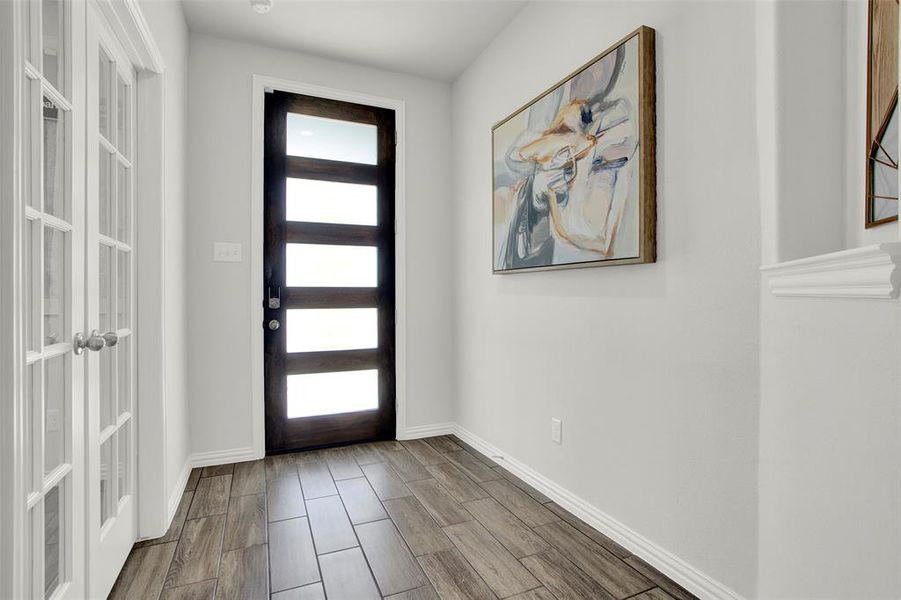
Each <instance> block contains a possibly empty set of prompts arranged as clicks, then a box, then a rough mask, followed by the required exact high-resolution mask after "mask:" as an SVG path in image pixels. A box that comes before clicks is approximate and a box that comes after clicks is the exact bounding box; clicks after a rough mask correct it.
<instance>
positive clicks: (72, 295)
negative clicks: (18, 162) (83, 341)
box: [17, 0, 85, 598]
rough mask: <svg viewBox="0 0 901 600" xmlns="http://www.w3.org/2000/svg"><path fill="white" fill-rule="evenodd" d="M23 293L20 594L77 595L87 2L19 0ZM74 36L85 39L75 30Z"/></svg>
mask: <svg viewBox="0 0 901 600" xmlns="http://www.w3.org/2000/svg"><path fill="white" fill-rule="evenodd" d="M19 9H20V10H19V12H18V18H19V19H20V20H21V21H22V24H21V29H20V30H21V31H23V32H24V34H25V35H24V41H25V43H24V46H25V52H24V61H25V64H24V68H23V73H24V75H25V81H24V82H23V87H22V89H23V98H22V105H21V106H22V115H21V119H22V132H23V135H22V153H23V159H24V160H23V162H22V173H21V180H22V182H23V189H22V195H21V198H22V203H23V207H22V211H21V214H23V215H24V222H23V223H22V230H21V231H22V236H21V248H22V253H21V263H20V272H21V274H22V275H21V288H22V310H23V314H22V339H23V342H24V343H23V344H22V350H23V352H24V374H23V375H24V377H23V381H24V397H23V398H22V404H21V406H22V413H23V414H24V427H23V435H22V438H23V441H22V446H21V447H22V464H20V465H17V466H19V467H21V468H22V474H23V477H22V479H23V480H24V487H25V490H24V491H25V495H26V500H25V515H24V528H23V529H24V531H23V534H22V537H23V546H24V550H25V552H24V553H23V554H24V556H23V560H22V562H23V564H24V567H25V568H24V576H22V577H21V579H20V581H19V583H18V587H19V589H20V590H21V592H22V596H23V597H27V598H81V597H84V596H85V588H84V581H85V576H84V552H83V547H82V546H81V540H83V539H84V509H85V499H84V494H85V471H84V386H85V375H84V361H82V360H79V358H78V357H77V356H75V355H74V354H73V344H72V339H73V333H74V332H75V331H80V330H81V329H82V328H83V320H84V267H85V256H84V243H85V237H84V233H85V227H84V225H85V216H84V164H83V162H81V160H80V157H81V153H80V152H79V151H78V148H79V146H82V145H83V144H84V137H83V134H84V121H83V118H82V115H83V112H81V108H82V107H81V104H82V102H83V87H80V86H79V85H78V84H77V82H76V79H77V78H76V77H75V76H74V73H76V72H77V71H78V70H79V69H83V65H84V62H83V61H84V54H83V51H84V46H83V41H84V36H83V29H84V15H85V13H84V7H83V5H80V4H77V3H71V4H70V3H63V2H59V1H55V0H44V1H42V2H37V1H35V2H23V3H22V4H21V5H20V6H19ZM79 31H81V35H79V33H78V32H79Z"/></svg>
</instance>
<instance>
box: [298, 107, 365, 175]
mask: <svg viewBox="0 0 901 600" xmlns="http://www.w3.org/2000/svg"><path fill="white" fill-rule="evenodd" d="M377 131H378V130H377V129H376V126H375V125H366V124H365V123H353V122H351V121H338V120H336V119H324V118H322V117H311V116H309V115H298V114H295V113H288V155H289V156H305V157H307V158H321V159H325V160H338V161H343V162H353V163H363V164H367V165H374V164H376V162H377V159H378V150H377V149H378V144H377V143H376V140H377V137H376V133H377Z"/></svg>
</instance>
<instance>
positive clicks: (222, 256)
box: [213, 242, 241, 262]
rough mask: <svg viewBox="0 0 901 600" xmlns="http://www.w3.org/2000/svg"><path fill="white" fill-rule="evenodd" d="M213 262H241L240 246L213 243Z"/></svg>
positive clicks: (227, 243) (228, 243)
mask: <svg viewBox="0 0 901 600" xmlns="http://www.w3.org/2000/svg"><path fill="white" fill-rule="evenodd" d="M213 262H241V244H232V243H230V242H214V243H213Z"/></svg>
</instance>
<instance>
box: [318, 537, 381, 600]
mask: <svg viewBox="0 0 901 600" xmlns="http://www.w3.org/2000/svg"><path fill="white" fill-rule="evenodd" d="M319 566H320V568H321V569H322V582H323V584H325V593H326V595H327V596H328V598H329V600H381V598H382V596H381V594H379V589H378V587H376V585H375V581H374V580H373V579H372V573H370V572H369V565H367V564H366V559H365V558H364V557H363V552H362V551H361V550H360V549H359V548H351V549H349V550H341V551H340V552H333V553H331V554H326V555H324V556H320V557H319Z"/></svg>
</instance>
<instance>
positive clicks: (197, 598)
mask: <svg viewBox="0 0 901 600" xmlns="http://www.w3.org/2000/svg"><path fill="white" fill-rule="evenodd" d="M216 583H217V580H216V579H207V580H206V581H198V582H197V583H189V584H188V585H183V586H180V587H177V588H167V589H165V590H163V593H162V595H161V596H160V600H213V596H214V595H215V594H216Z"/></svg>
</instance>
